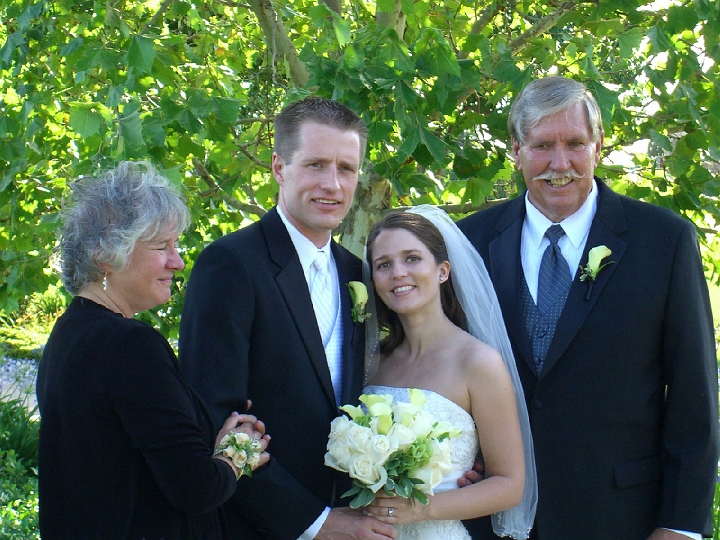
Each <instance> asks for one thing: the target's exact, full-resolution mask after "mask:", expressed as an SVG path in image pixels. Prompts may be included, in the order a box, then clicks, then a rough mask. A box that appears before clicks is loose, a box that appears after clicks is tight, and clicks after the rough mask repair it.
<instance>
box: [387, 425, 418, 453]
mask: <svg viewBox="0 0 720 540" xmlns="http://www.w3.org/2000/svg"><path fill="white" fill-rule="evenodd" d="M387 437H388V438H389V439H390V440H391V441H392V444H393V445H395V446H396V448H397V449H398V450H405V449H406V448H408V447H409V446H410V445H411V444H412V443H414V442H415V433H413V430H412V429H410V428H409V427H407V426H403V425H402V424H393V426H392V427H391V428H390V431H388V434H387Z"/></svg>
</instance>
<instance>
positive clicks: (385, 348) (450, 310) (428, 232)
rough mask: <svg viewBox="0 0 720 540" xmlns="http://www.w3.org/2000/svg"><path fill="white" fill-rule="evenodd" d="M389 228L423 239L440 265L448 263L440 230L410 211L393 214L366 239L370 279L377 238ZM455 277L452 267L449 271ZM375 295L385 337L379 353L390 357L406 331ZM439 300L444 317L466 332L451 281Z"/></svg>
mask: <svg viewBox="0 0 720 540" xmlns="http://www.w3.org/2000/svg"><path fill="white" fill-rule="evenodd" d="M389 229H404V230H406V231H408V232H410V233H411V234H413V235H414V236H415V237H417V239H418V240H420V241H421V242H422V243H423V244H424V245H425V247H427V248H428V250H429V251H430V253H431V254H432V256H433V258H434V259H435V262H436V263H437V264H441V263H443V262H446V261H448V252H447V246H446V245H445V240H444V239H443V237H442V234H440V231H439V230H438V229H437V227H435V225H433V224H432V223H431V222H430V220H428V219H427V218H425V217H423V216H421V215H418V214H413V213H410V212H402V211H394V212H390V213H388V214H386V215H385V216H384V217H383V218H382V219H381V220H380V221H378V222H376V223H375V224H374V225H373V226H372V228H371V229H370V232H369V233H368V237H367V262H368V266H369V267H370V277H372V275H373V265H372V260H373V256H372V250H373V245H374V243H375V240H377V237H378V235H379V234H380V233H381V232H383V231H386V230H389ZM450 273H451V274H452V268H450ZM373 293H374V294H375V306H376V310H377V318H378V319H377V320H378V326H379V328H380V331H381V332H383V333H386V335H385V336H384V337H383V338H382V339H381V340H380V352H381V353H382V354H388V353H390V352H391V351H392V350H393V349H395V348H396V347H398V346H399V345H400V344H401V343H402V341H403V339H405V331H404V330H403V327H402V324H401V323H400V319H399V317H398V316H397V313H395V312H394V311H392V310H391V309H390V308H388V307H387V305H385V303H384V302H383V301H382V300H381V299H380V297H379V296H378V295H377V293H376V292H374V288H373ZM440 299H441V302H442V308H443V311H444V312H445V315H446V316H447V317H448V319H450V320H451V321H452V322H453V323H454V324H455V325H456V326H459V327H460V328H462V329H463V330H467V325H466V323H465V313H464V312H463V309H462V307H461V306H460V302H459V301H458V298H457V295H456V294H455V288H454V287H453V284H452V279H448V280H446V281H444V282H443V283H441V284H440Z"/></svg>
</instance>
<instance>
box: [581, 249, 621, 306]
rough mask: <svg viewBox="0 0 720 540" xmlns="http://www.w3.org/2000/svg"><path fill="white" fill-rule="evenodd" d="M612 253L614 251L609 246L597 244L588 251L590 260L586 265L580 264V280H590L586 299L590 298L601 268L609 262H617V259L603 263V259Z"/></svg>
mask: <svg viewBox="0 0 720 540" xmlns="http://www.w3.org/2000/svg"><path fill="white" fill-rule="evenodd" d="M611 254H612V251H611V250H610V249H609V248H608V247H607V246H595V247H594V248H592V249H591V250H590V251H589V252H588V262H587V264H586V265H585V267H583V266H582V265H580V281H587V282H588V291H587V295H585V300H589V299H590V294H591V293H592V288H593V284H594V283H595V280H596V279H597V276H598V274H599V273H600V270H602V269H603V268H605V267H606V266H607V265H609V264H614V263H615V261H608V262H606V263H605V264H601V263H602V261H603V259H605V258H606V257H609V256H610V255H611Z"/></svg>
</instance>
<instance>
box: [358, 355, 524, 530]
mask: <svg viewBox="0 0 720 540" xmlns="http://www.w3.org/2000/svg"><path fill="white" fill-rule="evenodd" d="M475 352H476V354H474V355H472V356H471V358H473V360H471V361H469V362H468V365H467V367H466V369H465V374H466V377H465V380H464V381H462V382H458V384H463V383H464V384H466V385H467V389H468V393H469V396H470V403H471V413H472V416H473V418H474V420H475V425H476V426H477V432H478V439H479V441H480V447H481V449H482V454H483V457H484V460H485V469H486V475H487V478H486V479H485V480H482V481H480V482H478V483H476V484H473V485H472V486H468V487H464V488H462V489H452V490H449V491H444V492H442V493H437V494H436V495H434V496H432V497H430V498H429V502H428V504H427V505H422V504H419V503H416V504H414V505H413V504H412V503H411V502H410V501H408V500H407V499H402V498H387V497H382V496H380V497H378V498H377V499H376V500H375V501H374V502H373V503H372V505H370V506H368V508H367V510H368V511H369V512H370V513H372V514H373V515H375V516H376V517H377V518H378V519H379V520H381V521H384V522H386V523H392V524H400V523H410V522H414V521H423V520H436V519H469V518H474V517H480V516H486V515H489V514H493V513H495V512H499V511H501V510H506V509H508V508H512V507H514V506H517V505H518V504H520V501H521V500H522V495H523V489H524V483H525V473H524V471H525V464H524V459H523V448H522V437H521V435H520V427H519V424H518V415H517V408H516V405H515V392H514V390H513V386H512V382H511V381H510V376H509V375H508V372H507V368H506V367H505V364H504V363H503V360H502V358H501V357H500V355H499V354H498V353H497V352H496V351H495V350H493V349H491V348H489V347H487V346H486V345H483V344H478V345H477V350H476V351H475ZM465 381H467V382H465ZM388 508H392V509H393V511H392V516H390V517H388V515H387V514H388Z"/></svg>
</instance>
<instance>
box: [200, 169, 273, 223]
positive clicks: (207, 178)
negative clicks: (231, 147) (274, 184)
mask: <svg viewBox="0 0 720 540" xmlns="http://www.w3.org/2000/svg"><path fill="white" fill-rule="evenodd" d="M193 165H194V166H195V171H196V172H197V173H198V176H199V177H200V178H202V179H203V181H204V182H205V183H206V184H207V185H208V186H210V191H209V192H204V193H202V194H201V195H202V196H203V197H207V196H208V195H210V194H212V193H216V194H218V195H219V196H220V198H221V199H222V200H223V201H224V202H225V204H227V205H228V206H231V207H232V208H235V209H236V210H240V211H241V212H245V213H246V214H254V215H256V216H259V217H262V216H264V215H265V214H266V213H267V210H265V209H264V208H263V207H261V206H258V205H256V204H248V203H243V202H241V201H238V200H237V199H236V198H235V197H233V196H231V195H228V194H227V193H225V192H224V191H222V190H221V189H220V186H219V185H218V184H217V182H216V181H215V179H214V178H213V177H212V176H211V175H210V173H209V172H208V170H207V169H206V168H205V165H203V164H202V162H201V161H200V160H199V159H197V158H193Z"/></svg>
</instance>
